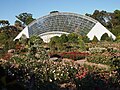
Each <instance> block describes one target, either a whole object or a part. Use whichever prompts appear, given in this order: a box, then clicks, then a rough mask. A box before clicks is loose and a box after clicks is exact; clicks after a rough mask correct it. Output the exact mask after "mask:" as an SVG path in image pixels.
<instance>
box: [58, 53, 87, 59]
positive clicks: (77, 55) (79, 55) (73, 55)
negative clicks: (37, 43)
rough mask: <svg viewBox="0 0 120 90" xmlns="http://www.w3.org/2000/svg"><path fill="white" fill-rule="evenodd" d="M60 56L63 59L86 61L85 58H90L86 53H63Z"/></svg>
mask: <svg viewBox="0 0 120 90" xmlns="http://www.w3.org/2000/svg"><path fill="white" fill-rule="evenodd" d="M60 55H61V57H62V58H69V59H72V60H80V59H85V57H86V56H88V55H89V53H86V52H63V53H61V54H60Z"/></svg>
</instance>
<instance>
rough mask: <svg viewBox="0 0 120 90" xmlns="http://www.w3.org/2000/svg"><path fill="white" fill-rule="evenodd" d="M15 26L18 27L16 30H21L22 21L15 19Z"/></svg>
mask: <svg viewBox="0 0 120 90" xmlns="http://www.w3.org/2000/svg"><path fill="white" fill-rule="evenodd" d="M15 27H16V28H17V29H18V30H23V28H24V27H23V25H22V23H21V22H20V21H19V20H16V21H15Z"/></svg>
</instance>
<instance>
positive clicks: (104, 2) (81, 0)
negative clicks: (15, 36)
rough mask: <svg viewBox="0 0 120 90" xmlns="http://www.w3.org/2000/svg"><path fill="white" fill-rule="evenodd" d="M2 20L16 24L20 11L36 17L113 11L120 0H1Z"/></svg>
mask: <svg viewBox="0 0 120 90" xmlns="http://www.w3.org/2000/svg"><path fill="white" fill-rule="evenodd" d="M0 7H1V8H0V20H8V21H9V22H10V24H14V22H15V20H17V19H16V17H15V16H17V15H19V14H20V13H25V12H27V13H31V14H33V17H34V18H36V19H37V18H39V17H42V16H44V15H48V14H49V12H51V11H60V12H72V13H78V14H82V15H84V14H85V13H89V14H92V13H93V12H94V10H100V11H101V10H105V11H108V12H113V11H114V10H116V9H118V10H120V0H0Z"/></svg>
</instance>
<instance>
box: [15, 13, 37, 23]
mask: <svg viewBox="0 0 120 90" xmlns="http://www.w3.org/2000/svg"><path fill="white" fill-rule="evenodd" d="M16 18H17V19H18V20H20V21H21V22H22V23H23V24H24V25H28V24H30V23H31V22H32V21H33V20H35V19H34V18H33V17H32V14H31V13H21V14H19V15H18V16H16Z"/></svg>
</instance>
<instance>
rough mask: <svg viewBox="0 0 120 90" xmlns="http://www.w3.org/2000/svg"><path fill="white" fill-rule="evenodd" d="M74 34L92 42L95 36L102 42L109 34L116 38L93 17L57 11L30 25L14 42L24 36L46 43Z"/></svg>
mask: <svg viewBox="0 0 120 90" xmlns="http://www.w3.org/2000/svg"><path fill="white" fill-rule="evenodd" d="M72 32H76V33H78V34H80V35H87V36H88V37H89V38H90V40H92V39H93V37H94V36H96V37H97V39H98V40H100V39H101V36H102V35H103V34H104V33H107V34H108V36H109V37H112V38H113V39H115V38H116V37H115V36H114V35H113V34H112V33H111V32H110V31H109V30H107V29H106V28H105V27H104V26H103V25H102V24H101V23H99V22H98V21H97V20H95V19H93V18H91V17H88V16H85V15H80V14H75V13H68V12H58V11H56V12H51V13H50V14H49V15H46V16H43V17H40V18H38V19H37V20H35V21H33V22H32V23H30V24H29V25H28V26H26V27H25V28H24V29H23V31H21V32H20V33H19V34H18V36H17V37H16V38H15V39H14V40H16V39H19V38H20V37H21V36H22V35H23V34H24V35H26V37H27V38H29V37H31V36H32V35H38V36H40V37H41V38H42V39H43V41H44V42H49V41H50V38H51V37H53V36H61V35H62V34H69V33H72Z"/></svg>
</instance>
